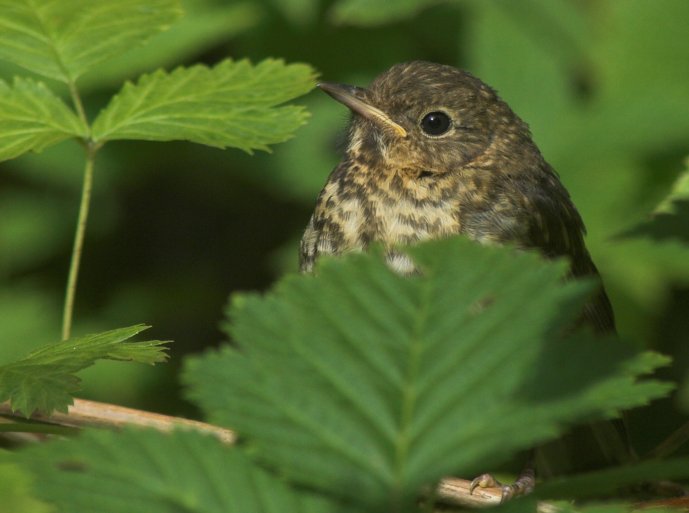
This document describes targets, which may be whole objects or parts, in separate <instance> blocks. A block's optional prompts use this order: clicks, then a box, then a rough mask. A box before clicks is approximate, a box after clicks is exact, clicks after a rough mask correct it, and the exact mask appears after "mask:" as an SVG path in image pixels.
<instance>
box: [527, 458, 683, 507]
mask: <svg viewBox="0 0 689 513" xmlns="http://www.w3.org/2000/svg"><path fill="white" fill-rule="evenodd" d="M687 478H689V458H687V457H683V458H672V459H666V460H649V461H644V462H641V463H635V464H633V465H625V466H622V467H614V468H609V469H604V470H599V471H596V472H588V473H586V474H581V475H574V476H567V477H559V478H555V479H551V480H548V481H546V482H544V483H542V485H540V486H538V487H537V488H536V491H535V495H536V496H537V497H538V498H539V499H568V500H571V499H572V498H586V497H595V496H601V495H604V494H606V493H608V492H610V491H611V490H613V489H615V488H622V487H624V486H630V485H634V484H638V483H644V482H646V483H648V482H656V483H657V482H660V481H663V480H668V481H676V480H681V479H687Z"/></svg>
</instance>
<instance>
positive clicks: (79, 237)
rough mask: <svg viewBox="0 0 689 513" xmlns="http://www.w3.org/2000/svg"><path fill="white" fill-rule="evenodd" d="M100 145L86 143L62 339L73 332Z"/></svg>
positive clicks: (63, 317) (66, 291) (65, 338)
mask: <svg viewBox="0 0 689 513" xmlns="http://www.w3.org/2000/svg"><path fill="white" fill-rule="evenodd" d="M96 151H98V147H97V146H96V145H95V144H94V143H92V142H88V143H87V144H86V165H85V166H84V182H83V185H82V189H81V202H80V204H79V216H78V218H77V228H76V233H75V234H74V245H73V247H72V258H71V259H70V264H69V275H68V277H67V287H66V290H65V306H64V312H63V315H62V340H67V339H69V337H70V335H71V332H72V317H73V314H74V298H75V295H76V291H77V279H78V277H79V264H80V263H81V253H82V250H83V247H84V234H85V233H86V221H87V219H88V214H89V206H90V203H91V189H92V187H93V163H94V160H95V156H96Z"/></svg>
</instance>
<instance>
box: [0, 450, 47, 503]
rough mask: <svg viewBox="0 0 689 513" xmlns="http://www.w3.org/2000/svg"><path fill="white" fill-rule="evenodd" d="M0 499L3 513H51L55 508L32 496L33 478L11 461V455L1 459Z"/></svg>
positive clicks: (3, 456)
mask: <svg viewBox="0 0 689 513" xmlns="http://www.w3.org/2000/svg"><path fill="white" fill-rule="evenodd" d="M0 497H2V505H0V511H2V512H3V513H51V512H52V511H54V509H53V508H51V507H50V506H48V505H47V504H45V503H43V502H40V501H38V500H37V499H36V498H34V496H33V495H32V494H31V476H30V474H29V473H28V472H27V471H26V470H25V469H22V468H21V467H19V465H17V464H16V463H13V462H12V461H11V458H10V456H9V455H4V454H2V458H1V459H0Z"/></svg>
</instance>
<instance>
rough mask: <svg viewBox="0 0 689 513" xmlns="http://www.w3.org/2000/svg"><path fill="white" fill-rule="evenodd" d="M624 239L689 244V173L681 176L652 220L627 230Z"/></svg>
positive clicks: (656, 210) (686, 172) (623, 235)
mask: <svg viewBox="0 0 689 513" xmlns="http://www.w3.org/2000/svg"><path fill="white" fill-rule="evenodd" d="M622 237H649V238H651V239H653V240H659V241H660V240H673V239H674V240H678V241H680V242H684V243H689V171H685V172H684V173H682V174H681V175H680V176H679V178H678V179H677V181H676V182H675V184H674V186H673V187H672V190H671V191H670V194H668V196H667V197H665V198H664V199H663V201H661V203H660V204H659V205H658V207H657V208H656V209H655V211H654V213H653V215H652V217H651V219H650V220H648V221H645V222H643V223H640V224H638V225H637V226H635V227H633V228H631V229H630V230H627V231H626V232H624V233H623V234H622Z"/></svg>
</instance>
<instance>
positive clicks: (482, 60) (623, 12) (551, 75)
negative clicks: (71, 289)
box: [0, 0, 689, 450]
mask: <svg viewBox="0 0 689 513" xmlns="http://www.w3.org/2000/svg"><path fill="white" fill-rule="evenodd" d="M185 9H186V12H187V14H186V16H185V18H184V19H183V20H182V21H181V22H179V23H177V24H176V25H175V26H173V27H172V28H171V29H170V30H169V31H168V32H166V33H164V34H161V35H159V36H157V37H155V38H154V39H153V40H152V41H151V43H150V44H149V45H147V46H145V47H142V48H136V49H133V50H132V51H131V52H129V53H128V54H126V55H122V56H120V57H118V58H117V59H115V60H112V61H110V62H107V63H105V64H103V65H101V66H100V67H99V68H98V69H97V70H96V71H94V72H92V73H90V74H89V75H87V76H85V77H84V78H83V79H81V81H80V82H79V86H80V89H81V91H82V92H83V94H84V99H85V104H86V109H87V111H88V112H90V113H91V115H93V114H94V113H95V112H97V111H98V109H100V108H101V107H102V106H103V105H105V103H106V102H107V100H108V98H109V97H110V96H111V95H112V94H114V92H116V91H117V89H119V87H120V85H121V83H122V81H123V80H124V79H126V78H135V77H136V76H137V75H138V74H140V73H141V72H144V71H149V70H153V69H155V68H158V67H164V68H167V69H171V68H174V67H175V66H178V65H185V64H191V63H195V62H207V63H209V64H211V63H215V62H217V61H219V60H221V59H223V58H225V57H228V56H229V57H233V58H237V59H239V58H243V57H248V58H250V59H251V60H252V61H259V60H261V59H263V58H265V57H281V58H284V59H286V60H287V61H288V62H296V61H300V62H306V63H309V64H311V65H312V66H314V67H315V68H316V69H317V70H318V71H319V72H320V74H321V76H322V77H323V78H324V79H326V80H328V81H340V82H350V83H355V84H358V85H366V84H367V83H368V82H369V81H370V80H371V79H372V78H373V77H374V76H375V75H377V74H378V73H380V72H382V71H384V70H385V69H387V68H388V67H389V66H391V65H392V64H395V63H398V62H402V61H407V60H413V59H425V60H431V61H436V62H442V63H447V64H452V65H456V66H459V67H463V68H466V69H468V70H470V71H471V72H473V73H474V74H476V75H477V76H479V77H480V78H482V79H483V80H484V81H486V82H487V83H489V84H490V85H492V86H493V87H495V88H496V89H497V90H498V91H499V92H500V94H501V95H502V96H503V98H504V99H505V100H507V101H508V103H510V105H511V106H512V107H513V109H514V110H515V111H516V112H517V113H518V114H519V115H520V116H521V117H522V118H524V119H525V120H526V121H527V122H528V123H529V124H530V126H531V128H532V131H533V134H534V137H535V140H536V142H537V143H538V145H539V146H540V148H541V150H542V152H543V154H544V155H545V157H546V159H547V160H548V161H549V162H550V163H551V164H552V165H553V166H554V167H555V168H556V169H557V170H558V172H559V173H560V175H561V178H562V181H563V182H564V183H565V185H566V186H567V188H568V189H569V191H570V193H571V195H572V197H573V199H574V202H575V203H576V205H577V206H578V207H579V209H580V211H581V214H582V216H583V217H584V220H585V221H586V224H587V227H588V244H589V248H590V250H591V252H592V254H593V257H594V260H595V261H596V262H597V264H598V266H599V268H600V271H601V273H602V275H603V277H604V281H605V283H606V286H607V288H608V291H609V294H610V296H611V299H612V301H613V304H614V307H615V311H616V314H617V317H618V324H619V330H620V333H621V334H622V335H623V336H624V337H625V338H626V339H628V340H629V341H630V343H634V344H636V345H638V346H639V347H647V348H654V349H657V350H660V351H662V352H665V353H668V354H671V355H673V356H674V357H675V360H676V364H675V365H674V366H673V367H672V368H670V369H668V370H667V372H666V376H665V377H670V378H672V379H675V380H681V379H683V377H684V374H685V370H686V369H689V246H688V245H687V241H688V240H689V236H685V237H684V238H682V237H681V236H680V235H681V233H680V234H679V235H678V234H675V233H673V234H671V236H670V237H663V238H656V239H653V238H652V237H646V236H635V237H624V236H623V235H622V234H624V233H626V232H628V231H629V230H632V229H633V228H634V227H636V226H637V225H639V223H642V222H644V221H645V220H647V219H648V218H649V215H650V213H651V212H652V211H653V209H654V208H655V206H656V205H657V204H658V203H659V202H660V201H661V200H662V199H663V198H664V197H666V196H667V195H668V194H669V192H670V190H671V188H672V184H673V182H675V180H676V179H677V177H678V176H679V175H680V173H681V172H682V171H683V170H684V169H686V164H685V162H684V161H685V158H686V157H687V155H689V38H688V37H687V27H689V2H688V1H686V0H624V1H622V0H519V1H516V0H463V1H461V0H457V1H453V2H439V1H433V0H398V1H395V2H391V1H385V0H339V1H323V0H263V1H259V0H247V1H237V2H231V1H228V0H189V1H187V2H186V3H185ZM16 73H21V71H20V70H18V69H17V68H14V67H10V66H9V65H4V64H3V65H2V67H0V76H2V77H3V78H5V79H9V78H11V77H12V75H14V74H16ZM51 86H55V84H51ZM301 103H305V104H307V105H308V108H309V110H310V111H311V113H312V117H311V120H310V122H309V124H308V125H307V126H305V127H303V128H302V129H300V130H299V131H298V133H297V135H296V137H295V138H294V139H293V140H291V141H290V142H288V143H285V144H282V145H278V146H276V147H275V148H274V151H273V153H272V154H257V155H253V156H249V155H245V154H242V153H241V152H239V151H235V150H228V151H220V150H216V149H211V148H207V147H203V146H198V145H193V144H190V143H141V142H117V143H111V144H109V145H108V146H106V148H105V149H104V150H103V151H102V152H101V153H100V154H99V156H98V160H97V162H96V174H95V190H94V197H93V205H92V206H93V208H92V211H91V218H90V225H89V228H88V233H87V239H86V247H85V253H84V259H83V263H82V274H81V276H80V281H79V286H78V294H77V304H76V311H75V330H74V332H75V334H76V335H78V334H85V333H89V332H96V331H101V330H106V329H111V328H116V327H121V326H126V325H131V324H135V323H139V322H145V323H148V324H151V325H153V328H152V329H151V330H150V331H149V332H147V335H148V337H147V338H161V339H172V340H174V341H175V343H174V344H173V346H172V360H171V362H170V364H168V365H163V366H158V367H156V368H154V369H150V368H143V367H142V366H135V365H126V364H117V363H110V364H99V365H98V366H97V367H96V368H95V369H91V370H90V371H88V372H85V373H84V378H85V390H84V392H83V394H82V396H86V397H92V398H98V399H101V400H107V401H114V402H118V403H121V404H126V405H133V406H138V407H143V408H149V409H153V410H156V411H162V412H170V413H175V414H180V413H186V414H189V413H193V412H192V411H191V410H190V407H189V406H188V405H187V404H185V403H184V402H183V401H181V400H180V397H179V390H178V385H177V381H176V372H177V370H178V367H179V364H180V361H181V357H182V355H184V354H185V353H189V352H194V351H199V350H201V349H202V348H204V347H206V346H212V345H215V344H217V343H219V342H220V341H221V340H222V338H223V335H222V334H221V332H220V331H219V329H218V324H219V321H220V318H221V311H222V308H223V305H224V304H225V302H226V300H227V297H228V295H229V294H230V293H232V292H234V291H238V290H262V289H265V288H267V287H269V286H270V285H271V283H273V282H274V281H275V280H276V279H277V278H278V277H279V276H280V275H282V274H283V273H285V272H293V271H295V270H296V266H297V243H298V240H299V237H300V235H301V230H302V229H303V227H304V226H305V224H306V222H307V220H308V217H309V215H310V211H311V209H312V207H313V204H314V201H315V198H316V195H317V194H318V192H319V190H320V187H321V186H322V185H323V183H324V181H325V179H326V177H327V175H328V174H329V172H330V170H331V169H332V168H333V166H334V165H335V163H336V162H337V161H338V159H339V152H340V151H341V146H342V136H343V129H344V127H345V126H346V122H347V119H348V113H347V112H346V111H345V109H344V108H343V107H342V106H341V105H339V104H337V103H336V102H333V101H332V100H331V99H329V98H328V97H327V96H326V95H324V94H322V93H320V92H318V91H315V92H313V93H311V94H310V95H308V96H307V97H305V98H304V99H302V100H301ZM82 167H83V155H82V150H81V148H80V147H79V146H78V145H77V144H76V143H73V142H67V143H63V144H60V145H58V146H57V147H54V148H52V149H50V150H48V151H46V152H44V153H42V154H40V155H28V156H24V157H22V158H19V159H17V160H14V161H10V162H6V163H3V164H2V165H1V166H0V279H1V280H2V287H1V288H0V361H7V360H9V359H12V358H14V357H17V356H20V355H22V354H25V353H26V352H27V351H28V350H29V349H31V348H33V347H35V346H37V345H40V344H43V343H47V342H51V341H55V340H57V339H59V333H60V329H59V328H60V327H59V323H60V316H61V307H62V305H61V303H62V298H63V293H64V292H63V289H64V284H65V281H66V274H67V267H68V259H69V255H70V251H71V244H72V237H73V230H74V223H75V220H76V213H77V207H78V198H79V193H80V186H81V173H82ZM684 221H686V223H687V224H681V223H680V224H679V229H678V230H679V231H680V232H681V231H682V230H684V234H685V235H686V232H687V231H689V227H688V226H689V216H686V215H685V216H684ZM687 396H688V397H689V394H687ZM687 402H689V401H687ZM636 417H638V419H637V420H638V426H639V427H637V428H636V433H633V434H635V438H636V440H637V443H638V444H640V445H641V446H642V450H643V448H644V447H650V446H652V445H653V444H654V443H655V442H656V441H657V440H658V439H660V438H662V437H663V436H664V435H666V434H667V433H668V432H669V431H670V430H672V429H673V427H675V426H677V425H679V423H680V422H682V421H683V420H682V413H681V408H680V409H678V408H677V407H676V405H675V399H674V398H670V399H668V400H667V401H663V402H660V403H658V404H656V405H653V406H652V407H651V408H650V409H646V410H645V411H641V412H639V413H637V414H636ZM649 419H653V421H652V422H651V421H650V420H649Z"/></svg>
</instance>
